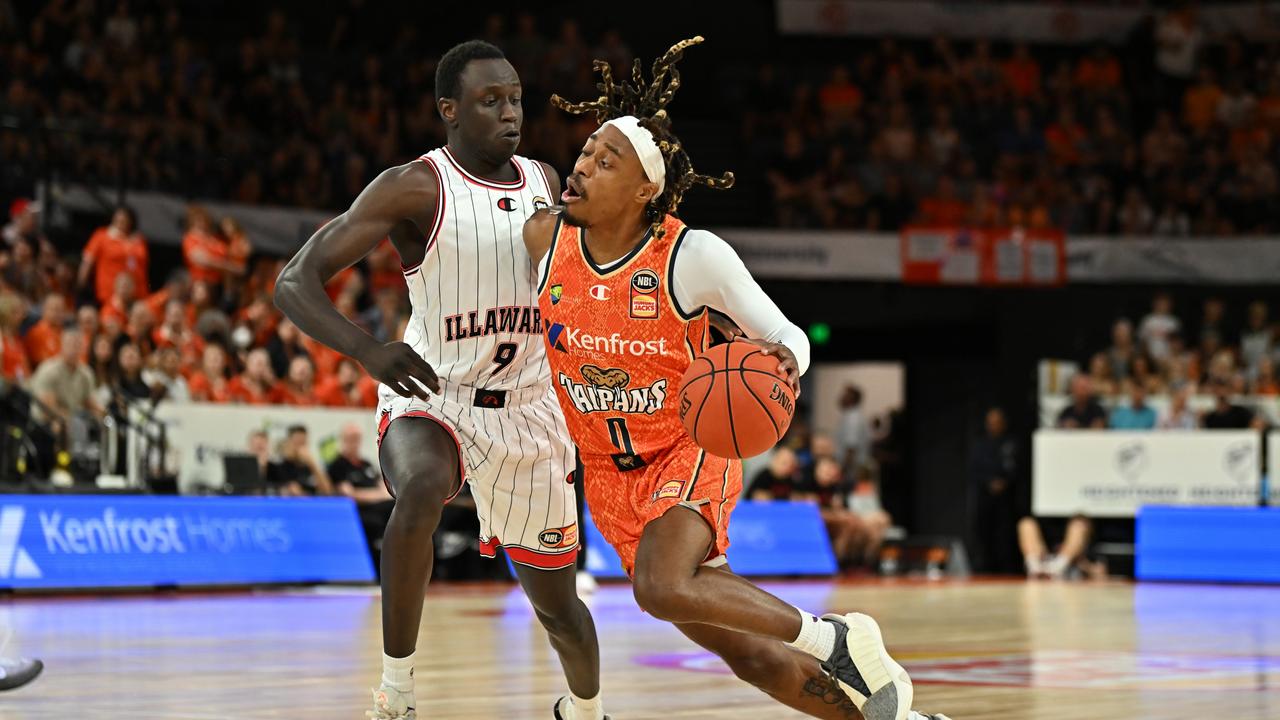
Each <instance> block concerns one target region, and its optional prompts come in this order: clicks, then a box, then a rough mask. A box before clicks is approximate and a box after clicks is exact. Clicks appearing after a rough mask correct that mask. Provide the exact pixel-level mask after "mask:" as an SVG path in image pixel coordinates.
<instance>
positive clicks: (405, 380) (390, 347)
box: [356, 341, 440, 400]
mask: <svg viewBox="0 0 1280 720" xmlns="http://www.w3.org/2000/svg"><path fill="white" fill-rule="evenodd" d="M356 361H357V362H359V363H360V364H361V365H363V366H364V369H365V371H366V372H368V373H369V376H370V377H372V378H373V379H374V380H377V381H378V382H380V383H382V384H383V385H386V386H387V387H389V388H391V389H392V390H394V391H395V392H396V394H398V395H399V396H400V397H416V398H421V399H423V400H429V399H430V398H431V396H430V394H429V393H428V392H427V390H430V391H431V392H434V393H439V392H440V380H439V378H437V377H436V371H435V370H433V369H432V368H431V365H430V364H429V363H428V362H427V361H426V360H423V359H422V356H421V355H419V354H418V353H416V352H414V350H413V348H411V347H409V346H408V345H406V344H405V343H402V342H398V341H397V342H389V343H386V344H384V345H374V346H372V347H371V348H369V349H368V350H366V351H365V352H364V353H362V354H361V356H360V357H357V358H356ZM424 385H425V386H426V388H425V389H424V388H423V386H424Z"/></svg>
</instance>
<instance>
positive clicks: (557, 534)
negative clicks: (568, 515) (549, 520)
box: [538, 523, 578, 548]
mask: <svg viewBox="0 0 1280 720" xmlns="http://www.w3.org/2000/svg"><path fill="white" fill-rule="evenodd" d="M538 542H539V543H540V544H542V546H543V547H549V548H568V547H573V546H574V545H577V544H578V524H577V523H574V524H572V525H566V526H565V527H562V528H548V529H546V530H543V531H542V533H540V534H539V535H538Z"/></svg>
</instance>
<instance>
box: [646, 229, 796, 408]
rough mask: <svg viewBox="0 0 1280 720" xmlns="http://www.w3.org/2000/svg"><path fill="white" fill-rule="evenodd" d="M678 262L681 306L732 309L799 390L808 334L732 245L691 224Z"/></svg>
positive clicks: (729, 313)
mask: <svg viewBox="0 0 1280 720" xmlns="http://www.w3.org/2000/svg"><path fill="white" fill-rule="evenodd" d="M674 264H675V267H674V268H673V274H672V278H671V284H672V288H673V290H674V292H675V297H674V299H675V301H676V305H677V306H678V307H679V308H680V310H681V311H682V312H684V313H686V314H687V313H692V312H696V311H697V310H698V309H699V308H702V307H707V308H710V309H713V310H718V311H720V312H722V313H724V314H725V315H727V316H728V317H729V319H730V320H732V321H733V322H734V324H736V325H737V326H738V327H740V328H742V332H743V333H744V334H745V336H746V337H747V338H750V339H749V340H748V342H754V343H755V344H757V345H760V347H762V348H763V349H764V352H765V354H766V355H777V356H778V358H779V360H780V361H781V362H779V364H778V369H779V371H780V372H782V373H783V374H785V375H786V377H787V379H788V381H789V382H790V383H791V387H792V389H793V390H795V391H796V392H797V393H799V391H800V376H801V375H803V374H804V372H805V371H806V370H808V369H809V338H808V336H806V335H805V334H804V331H803V330H801V329H800V328H799V327H797V326H796V325H795V323H793V322H791V321H790V320H788V319H787V317H786V316H785V315H783V314H782V311H781V310H779V309H778V306H777V304H775V303H774V302H773V300H772V299H771V298H770V297H769V296H768V295H766V294H765V292H764V290H763V289H761V287H760V285H759V283H757V282H756V281H755V278H753V277H751V273H750V272H749V271H748V270H747V267H746V265H743V264H742V260H741V258H739V257H738V254H737V253H736V252H734V251H733V248H731V247H729V244H728V243H726V242H725V241H724V240H721V239H720V238H718V237H716V236H715V235H714V234H713V233H710V232H707V231H706V230H689V231H688V232H687V233H685V236H684V238H683V240H682V241H681V243H680V247H679V248H677V250H676V259H675V263H674Z"/></svg>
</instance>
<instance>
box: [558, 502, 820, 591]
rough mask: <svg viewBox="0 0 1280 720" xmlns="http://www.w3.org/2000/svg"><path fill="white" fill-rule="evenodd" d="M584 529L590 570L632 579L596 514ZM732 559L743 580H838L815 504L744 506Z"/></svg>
mask: <svg viewBox="0 0 1280 720" xmlns="http://www.w3.org/2000/svg"><path fill="white" fill-rule="evenodd" d="M583 527H584V528H585V530H586V535H587V569H588V570H590V571H591V573H592V574H593V575H595V576H596V577H604V578H623V577H626V573H624V572H623V571H622V563H621V561H619V560H618V554H617V553H615V552H614V551H613V548H612V547H610V546H609V543H607V542H605V539H604V537H603V536H602V535H601V534H600V531H599V530H597V529H596V525H595V522H594V521H593V520H592V519H591V512H590V511H588V512H587V516H586V517H585V518H583ZM728 555H729V565H730V566H731V567H732V568H733V571H734V572H735V573H737V574H739V575H834V574H835V572H836V570H837V566H836V559H835V555H834V554H833V553H832V552H831V541H830V540H829V539H828V537H827V529H826V526H825V525H823V524H822V515H821V513H819V511H818V506H817V505H814V504H813V503H803V502H753V501H750V500H743V501H741V502H739V503H738V505H737V507H736V508H734V511H733V521H732V522H730V523H729V552H728Z"/></svg>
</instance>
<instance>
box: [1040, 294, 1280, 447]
mask: <svg viewBox="0 0 1280 720" xmlns="http://www.w3.org/2000/svg"><path fill="white" fill-rule="evenodd" d="M1228 311H1229V308H1228V306H1227V304H1226V303H1225V302H1224V301H1223V300H1221V299H1218V298H1209V299H1207V300H1205V301H1204V304H1203V306H1202V308H1201V311H1200V315H1199V317H1198V318H1196V320H1195V325H1194V329H1195V335H1191V334H1190V332H1189V329H1188V328H1189V326H1190V323H1188V322H1185V321H1184V320H1183V319H1182V318H1180V317H1179V316H1178V315H1177V314H1176V313H1175V308H1174V303H1173V299H1172V297H1171V296H1170V295H1168V294H1166V293H1159V294H1157V295H1156V296H1155V298H1154V300H1153V301H1152V303H1151V311H1150V312H1149V313H1148V314H1147V315H1146V316H1144V317H1143V318H1141V320H1140V321H1139V322H1138V324H1137V325H1136V326H1135V325H1134V323H1133V322H1132V321H1131V320H1130V319H1128V318H1120V319H1118V320H1116V321H1115V323H1114V324H1113V325H1112V328H1111V344H1110V345H1109V346H1108V347H1106V348H1105V349H1102V350H1099V351H1098V352H1096V353H1094V354H1093V355H1092V356H1091V357H1090V358H1089V362H1088V364H1087V367H1085V368H1083V369H1082V371H1081V372H1080V373H1079V374H1078V375H1076V376H1075V377H1073V378H1072V379H1071V385H1070V389H1069V393H1070V396H1071V400H1070V404H1069V405H1068V406H1067V407H1066V408H1064V409H1063V410H1062V412H1061V413H1060V414H1059V416H1058V419H1057V425H1058V426H1059V427H1063V428H1073V429H1102V428H1111V429H1117V430H1150V429H1156V428H1159V429H1162V430H1190V429H1195V428H1249V427H1256V428H1261V427H1264V426H1266V425H1267V424H1269V423H1270V422H1271V421H1272V420H1273V419H1274V418H1271V417H1270V416H1269V415H1268V414H1267V413H1266V412H1262V411H1259V410H1258V407H1259V406H1260V405H1261V402H1260V401H1265V400H1266V399H1268V398H1276V397H1280V382H1278V381H1277V378H1276V363H1277V362H1280V342H1278V340H1280V325H1278V324H1276V323H1275V322H1274V321H1273V320H1272V319H1271V315H1270V308H1269V306H1268V305H1267V303H1266V302H1264V301H1261V300H1256V301H1253V302H1251V303H1249V304H1248V306H1247V308H1245V312H1244V320H1243V323H1242V324H1237V325H1233V324H1231V323H1230V321H1229V320H1228V318H1229V317H1230V315H1229V312H1228ZM1196 395H1211V396H1212V397H1213V407H1212V408H1206V409H1203V411H1200V412H1197V410H1196V409H1195V408H1193V407H1192V406H1191V405H1192V403H1191V399H1192V398H1193V397H1194V396H1196ZM1152 396H1167V398H1168V402H1167V407H1165V408H1164V409H1163V412H1158V411H1157V410H1156V409H1155V408H1153V407H1152V406H1151V405H1150V404H1149V403H1148V399H1149V398H1150V397H1152ZM1242 397H1243V398H1248V400H1245V401H1244V402H1245V404H1243V405H1242V404H1240V401H1238V400H1237V398H1242ZM1104 405H1105V406H1110V407H1111V409H1110V410H1108V409H1107V407H1104Z"/></svg>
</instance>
